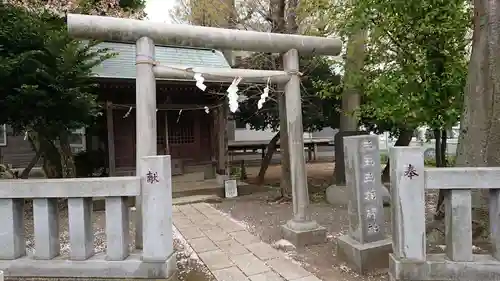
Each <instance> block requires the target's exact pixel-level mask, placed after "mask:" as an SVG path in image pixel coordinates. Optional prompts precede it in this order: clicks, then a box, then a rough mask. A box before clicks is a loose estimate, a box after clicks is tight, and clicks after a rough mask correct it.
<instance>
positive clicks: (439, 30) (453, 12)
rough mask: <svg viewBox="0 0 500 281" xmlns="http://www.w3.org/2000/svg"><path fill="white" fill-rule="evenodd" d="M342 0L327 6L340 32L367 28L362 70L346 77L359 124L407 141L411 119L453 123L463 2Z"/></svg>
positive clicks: (436, 126)
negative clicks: (357, 101)
mask: <svg viewBox="0 0 500 281" xmlns="http://www.w3.org/2000/svg"><path fill="white" fill-rule="evenodd" d="M318 1H322V0H318ZM350 3H352V2H350V1H338V2H336V3H333V4H331V9H329V11H330V12H331V13H332V19H335V23H336V25H335V26H334V28H336V29H337V30H339V32H340V34H341V35H348V34H352V32H355V31H357V30H359V26H363V27H364V28H365V29H366V31H367V32H368V37H367V39H366V43H365V52H366V57H365V61H364V67H363V71H362V75H361V77H358V79H354V80H353V81H351V82H354V83H356V84H357V85H359V86H360V87H361V89H362V90H363V96H362V99H361V100H362V105H361V106H360V108H359V110H358V111H357V114H359V115H360V117H361V119H362V121H363V122H364V123H365V125H366V127H368V128H372V129H375V130H376V131H377V132H381V131H390V132H391V133H393V134H394V135H396V136H398V141H397V144H398V145H408V144H409V142H410V141H411V138H412V132H413V131H414V130H415V129H416V128H417V127H418V126H422V125H428V126H430V127H431V129H433V130H439V131H443V130H445V129H446V128H450V127H451V126H452V125H455V124H456V122H457V121H458V116H459V111H460V108H461V104H462V96H463V90H462V87H463V85H464V83H465V75H464V74H465V73H466V71H465V68H466V63H467V56H466V50H467V44H468V42H467V40H466V34H467V31H468V28H469V24H470V23H469V21H470V19H469V11H468V8H467V1H464V0H453V1H444V0H443V1H428V2H425V1H424V2H415V1H405V2H401V1H388V0H356V3H355V4H354V5H351V4H350ZM310 4H312V5H313V4H314V3H310ZM346 75H347V74H346ZM344 81H345V80H344ZM343 86H344V87H345V86H346V85H345V83H344V84H343ZM388 171H389V170H388V167H386V169H385V172H387V175H388Z"/></svg>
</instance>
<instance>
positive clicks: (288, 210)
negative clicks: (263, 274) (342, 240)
mask: <svg viewBox="0 0 500 281" xmlns="http://www.w3.org/2000/svg"><path fill="white" fill-rule="evenodd" d="M280 168H281V167H280V166H279V165H274V166H270V167H269V170H268V171H267V173H266V177H265V184H266V185H271V186H276V187H277V186H279V182H280V177H281V172H280ZM333 168H334V164H333V163H309V164H307V176H308V182H309V187H310V191H311V192H310V193H311V201H312V204H311V205H310V211H311V214H312V216H313V219H315V220H316V221H317V222H318V223H319V224H320V225H322V226H325V227H326V228H327V229H328V236H327V243H325V244H321V245H315V246H309V247H306V248H305V249H302V250H298V251H293V252H290V253H289V255H290V256H291V257H293V258H294V259H295V260H297V261H298V262H300V263H301V264H302V265H303V266H304V267H305V268H306V269H307V270H309V271H311V272H313V273H314V274H315V275H316V276H318V277H319V278H321V279H322V280H335V281H368V280H370V281H382V280H388V278H387V276H386V275H387V274H386V272H385V271H382V272H377V273H374V274H373V275H370V276H360V275H358V274H356V273H354V272H352V271H351V270H350V269H349V268H348V267H347V266H346V265H345V263H344V262H342V261H341V260H339V259H338V258H337V256H336V251H335V238H336V237H338V236H340V235H343V234H344V233H345V232H346V231H347V228H348V226H349V221H348V217H347V206H346V205H339V206H332V205H330V204H328V203H326V201H325V200H324V191H325V190H326V188H327V187H328V186H329V185H330V184H331V183H332V181H333ZM258 171H259V168H258V167H250V168H248V170H247V173H248V178H249V180H248V181H249V182H250V183H253V180H254V178H255V176H256V175H257V173H258ZM273 196H274V194H273V192H272V191H270V192H266V193H258V194H253V195H248V196H242V197H239V198H238V199H235V200H224V201H223V202H221V203H217V204H214V206H215V207H216V208H218V209H219V210H221V211H223V212H225V213H228V214H230V215H231V216H232V217H233V218H235V219H237V220H239V221H242V222H244V223H246V224H247V226H248V228H249V230H250V231H252V232H253V233H254V234H255V235H257V236H259V237H260V238H261V239H262V240H263V241H265V242H267V243H269V244H273V243H275V242H276V241H278V240H280V239H281V238H282V237H281V230H280V226H281V225H282V224H284V223H286V221H287V220H289V219H290V218H291V214H292V206H291V203H282V204H272V203H268V202H267V200H268V199H269V198H273Z"/></svg>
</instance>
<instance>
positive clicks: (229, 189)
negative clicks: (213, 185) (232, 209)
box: [224, 180, 238, 198]
mask: <svg viewBox="0 0 500 281" xmlns="http://www.w3.org/2000/svg"><path fill="white" fill-rule="evenodd" d="M224 189H225V192H226V198H233V197H236V196H238V183H237V182H236V180H225V181H224Z"/></svg>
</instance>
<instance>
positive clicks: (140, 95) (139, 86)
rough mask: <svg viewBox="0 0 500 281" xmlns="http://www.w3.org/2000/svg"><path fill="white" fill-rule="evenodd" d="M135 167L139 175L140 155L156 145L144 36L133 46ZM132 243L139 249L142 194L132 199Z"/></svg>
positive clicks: (150, 50) (150, 52) (151, 55)
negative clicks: (133, 241)
mask: <svg viewBox="0 0 500 281" xmlns="http://www.w3.org/2000/svg"><path fill="white" fill-rule="evenodd" d="M135 53H136V54H135V56H136V62H135V63H136V72H137V73H136V78H135V106H136V112H135V120H136V121H135V122H136V123H135V124H136V126H135V134H136V137H135V139H136V146H135V162H136V164H135V169H136V173H135V174H136V175H137V176H139V175H140V163H141V161H142V158H143V157H144V156H154V155H156V154H157V151H156V150H157V146H156V138H157V131H156V78H155V75H154V73H153V65H154V61H155V45H154V43H153V40H151V39H150V38H148V37H141V38H139V39H138V40H137V42H136V45H135ZM135 208H136V213H135V215H136V216H135V221H136V223H135V237H136V239H135V245H136V248H137V249H142V243H143V241H142V196H137V197H136V198H135Z"/></svg>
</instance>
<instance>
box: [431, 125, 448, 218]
mask: <svg viewBox="0 0 500 281" xmlns="http://www.w3.org/2000/svg"><path fill="white" fill-rule="evenodd" d="M436 133H437V134H436ZM434 136H435V138H436V167H446V166H447V155H446V145H447V144H446V143H447V140H448V139H447V137H446V130H441V131H439V130H437V131H435V132H434ZM438 139H439V142H438ZM438 154H439V159H440V161H437V159H438ZM446 192H447V191H446V190H444V189H440V190H439V193H438V201H437V204H436V211H435V214H434V219H436V220H440V219H442V218H444V208H443V207H444V206H443V202H444V196H445V195H446Z"/></svg>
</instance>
